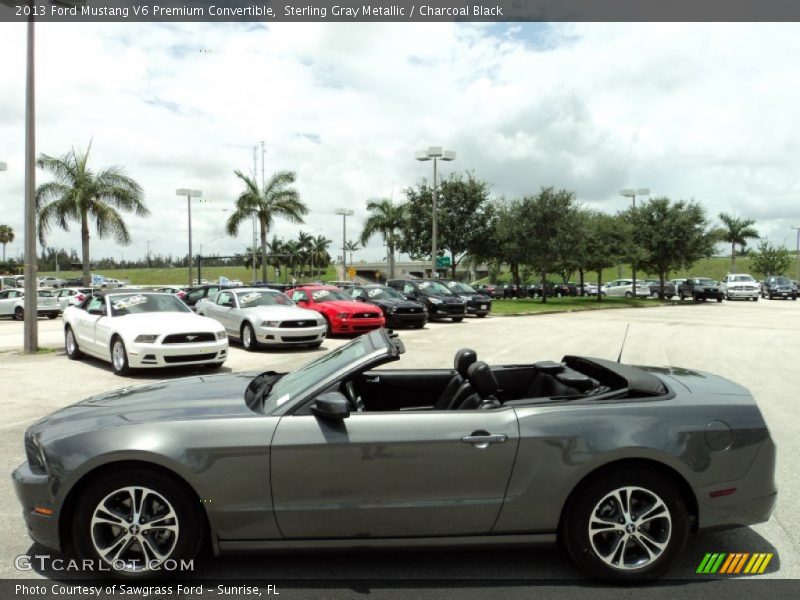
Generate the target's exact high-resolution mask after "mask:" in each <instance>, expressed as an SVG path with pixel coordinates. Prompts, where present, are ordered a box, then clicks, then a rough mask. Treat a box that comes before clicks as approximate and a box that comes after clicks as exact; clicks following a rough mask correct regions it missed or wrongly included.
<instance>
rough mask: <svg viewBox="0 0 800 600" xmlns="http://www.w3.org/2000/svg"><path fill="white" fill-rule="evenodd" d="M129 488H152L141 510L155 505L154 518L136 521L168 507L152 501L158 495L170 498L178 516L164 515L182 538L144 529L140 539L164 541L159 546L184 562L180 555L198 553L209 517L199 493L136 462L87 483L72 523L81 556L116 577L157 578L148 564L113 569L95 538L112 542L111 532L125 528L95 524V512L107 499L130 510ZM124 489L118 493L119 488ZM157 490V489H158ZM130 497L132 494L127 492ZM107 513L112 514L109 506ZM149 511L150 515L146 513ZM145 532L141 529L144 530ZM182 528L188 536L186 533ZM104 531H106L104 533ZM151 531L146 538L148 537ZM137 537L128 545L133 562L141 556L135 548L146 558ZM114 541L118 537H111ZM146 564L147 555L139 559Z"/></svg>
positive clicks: (188, 556)
mask: <svg viewBox="0 0 800 600" xmlns="http://www.w3.org/2000/svg"><path fill="white" fill-rule="evenodd" d="M128 487H134V488H135V487H138V488H146V489H147V490H149V491H150V492H151V494H150V495H148V496H145V497H144V498H143V500H148V501H149V502H144V503H143V504H142V513H143V514H147V512H148V511H149V510H152V512H153V513H155V514H154V515H153V517H154V518H153V519H148V518H147V517H145V519H144V521H141V522H139V523H135V524H136V525H139V526H146V525H147V522H148V521H151V522H154V521H156V520H157V519H158V518H159V516H160V515H163V514H164V512H165V505H164V504H159V503H157V502H153V501H154V500H156V497H159V499H160V500H166V502H167V503H168V505H169V506H170V507H171V508H172V510H173V511H174V513H175V519H174V520H169V521H166V520H165V524H168V523H169V524H172V523H174V524H176V525H177V527H178V535H177V539H175V538H172V537H171V534H170V533H169V532H168V531H167V532H166V533H164V531H165V530H160V531H161V534H162V535H163V536H164V538H162V540H163V541H162V540H159V539H158V532H154V533H153V534H149V535H148V534H144V533H140V534H139V535H140V538H139V539H142V540H143V541H149V542H151V543H155V544H159V545H161V546H160V548H159V549H163V548H166V549H165V550H164V552H165V553H166V558H165V560H175V561H177V562H178V564H180V561H181V560H184V561H189V560H192V559H194V558H195V556H197V554H198V552H199V551H200V548H201V547H202V545H203V543H204V541H205V539H206V536H207V534H206V520H205V517H204V515H203V512H202V508H201V506H200V502H198V501H197V498H194V497H193V496H192V494H191V492H189V491H188V490H186V489H185V487H184V485H182V483H181V482H180V481H179V480H178V479H177V478H176V477H170V476H168V475H166V474H163V473H161V472H160V471H155V470H150V469H147V468H145V467H134V468H126V469H117V470H114V471H110V472H106V473H105V474H104V476H103V477H100V478H97V479H95V480H94V481H92V482H91V483H89V485H88V486H87V487H86V489H84V490H83V492H82V493H81V495H80V497H79V499H78V502H77V505H76V507H75V512H74V513H73V514H74V517H73V520H72V523H71V530H72V540H73V546H74V548H75V551H76V552H77V554H78V556H79V557H80V558H82V559H88V560H92V561H94V562H93V564H102V565H103V566H104V567H105V569H104V570H102V571H101V573H106V574H109V575H111V576H116V577H125V578H128V579H142V578H147V577H152V576H153V573H154V571H153V570H149V569H141V570H138V571H133V570H131V571H126V570H118V569H114V568H113V565H111V564H109V563H108V562H106V561H105V560H104V559H103V558H102V557H101V556H100V553H99V552H98V550H97V549H96V548H95V543H94V542H95V541H97V543H98V544H99V545H100V544H102V545H103V546H105V544H107V543H108V542H107V537H110V536H111V535H114V531H118V532H121V530H122V528H121V527H116V526H114V527H112V526H110V525H105V526H104V525H99V526H96V527H95V529H94V530H93V529H92V525H91V523H92V517H93V515H94V512H95V510H96V508H98V507H99V506H100V505H101V503H103V502H104V501H106V502H108V503H109V504H110V505H114V506H117V507H122V510H121V511H119V512H122V513H123V514H124V511H125V509H126V505H125V504H124V500H123V499H124V498H125V496H126V495H125V493H124V492H122V490H124V489H125V488H128ZM117 491H120V493H119V494H115V492H117ZM153 492H154V494H153ZM128 498H130V496H128ZM104 512H106V514H110V513H108V512H107V511H104ZM147 516H149V515H147ZM120 521H121V522H123V523H127V522H131V523H132V521H127V520H126V519H124V518H122V519H120ZM139 531H140V532H141V529H140V530H139ZM181 533H183V535H181ZM103 534H107V536H104V535H103ZM145 536H146V537H145ZM137 541H138V540H131V543H130V545H129V550H128V553H127V555H126V556H125V558H128V559H129V561H130V563H129V564H131V565H133V564H134V561H135V560H137V559H136V558H135V557H136V556H137V552H136V550H137V549H138V550H139V552H138V555H140V556H142V557H144V556H145V555H144V554H142V551H141V549H142V545H141V544H138V543H137ZM111 543H112V544H113V542H111ZM140 562H141V563H142V565H143V564H144V560H141V559H140ZM156 573H157V574H169V573H170V571H166V570H164V571H160V570H159V571H157V572H156Z"/></svg>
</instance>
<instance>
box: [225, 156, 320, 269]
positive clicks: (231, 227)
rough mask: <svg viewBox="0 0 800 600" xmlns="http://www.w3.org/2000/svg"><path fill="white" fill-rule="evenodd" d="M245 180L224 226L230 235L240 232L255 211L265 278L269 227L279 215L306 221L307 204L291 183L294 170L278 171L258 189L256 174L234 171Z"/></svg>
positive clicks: (233, 235) (288, 218)
mask: <svg viewBox="0 0 800 600" xmlns="http://www.w3.org/2000/svg"><path fill="white" fill-rule="evenodd" d="M234 172H235V173H236V176H237V177H238V178H239V179H241V180H242V182H244V185H245V190H244V191H243V192H242V193H241V194H240V195H239V198H238V199H237V200H236V210H234V212H233V214H232V215H231V216H230V217H229V218H228V222H227V223H226V225H225V229H226V231H227V233H228V235H230V236H232V237H236V236H237V235H239V226H240V225H241V224H242V223H243V222H244V221H245V220H247V219H249V218H250V216H251V215H252V214H253V213H255V215H256V217H257V218H258V222H259V224H260V225H261V269H262V273H261V275H262V278H263V279H264V281H266V280H267V231H269V229H270V227H272V223H273V221H274V220H275V218H276V217H283V218H284V219H286V220H287V221H290V222H292V223H303V216H305V215H307V214H308V207H306V205H305V204H304V203H303V202H302V201H301V200H300V194H298V193H297V190H295V189H294V188H291V187H289V186H290V185H291V184H293V183H294V182H295V174H294V173H293V172H292V171H278V172H277V173H275V174H274V175H272V177H270V179H269V181H267V182H266V184H265V185H264V189H263V190H262V189H259V187H258V184H257V183H256V181H255V179H254V178H253V177H248V176H247V175H245V174H244V173H242V172H241V171H234Z"/></svg>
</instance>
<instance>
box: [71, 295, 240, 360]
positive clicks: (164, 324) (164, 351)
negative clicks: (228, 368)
mask: <svg viewBox="0 0 800 600" xmlns="http://www.w3.org/2000/svg"><path fill="white" fill-rule="evenodd" d="M64 345H65V346H66V350H67V356H68V357H69V358H71V359H72V360H78V359H80V358H81V356H82V355H83V354H88V355H90V356H94V357H97V358H100V359H102V360H106V361H110V362H111V365H112V366H113V368H114V373H116V374H117V375H125V374H127V373H128V371H129V370H130V369H140V368H152V367H176V366H186V365H206V366H208V367H210V368H217V367H221V366H222V363H224V362H225V359H226V358H227V357H228V336H227V335H226V333H225V330H224V329H223V328H222V327H220V325H219V323H217V322H216V321H214V320H212V319H208V318H206V317H201V316H198V315H196V314H194V313H193V312H192V311H191V310H190V309H189V308H188V307H187V306H186V305H185V304H184V303H183V302H181V301H180V300H179V299H178V298H176V297H175V296H173V295H172V294H160V293H154V292H148V291H140V290H108V291H102V292H95V294H94V295H93V296H89V297H88V298H86V300H84V301H83V302H82V303H81V304H79V305H76V306H70V307H68V308H67V309H66V310H65V311H64Z"/></svg>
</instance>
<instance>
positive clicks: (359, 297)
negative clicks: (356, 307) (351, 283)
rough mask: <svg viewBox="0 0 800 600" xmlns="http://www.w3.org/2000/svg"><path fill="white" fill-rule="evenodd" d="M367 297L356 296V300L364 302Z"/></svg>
mask: <svg viewBox="0 0 800 600" xmlns="http://www.w3.org/2000/svg"><path fill="white" fill-rule="evenodd" d="M366 301H367V299H366V298H364V296H356V302H366Z"/></svg>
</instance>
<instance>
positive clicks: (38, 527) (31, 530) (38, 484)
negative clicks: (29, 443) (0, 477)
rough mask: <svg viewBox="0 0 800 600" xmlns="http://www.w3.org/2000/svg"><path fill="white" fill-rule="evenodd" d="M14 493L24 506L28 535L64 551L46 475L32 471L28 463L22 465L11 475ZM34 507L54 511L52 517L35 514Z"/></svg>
mask: <svg viewBox="0 0 800 600" xmlns="http://www.w3.org/2000/svg"><path fill="white" fill-rule="evenodd" d="M11 479H12V480H13V482H14V491H15V492H16V494H17V498H18V499H19V502H20V504H21V505H22V516H23V517H24V518H25V525H26V526H27V528H28V535H29V536H30V537H31V539H32V540H33V541H34V542H37V543H39V544H41V545H42V546H45V547H46V548H50V549H52V550H56V551H58V552H61V551H62V548H61V539H60V536H59V535H58V510H57V507H56V506H55V500H54V498H53V496H52V494H51V493H50V484H49V481H48V479H47V475H46V474H38V473H34V472H33V471H31V468H30V465H28V463H27V462H24V463H22V464H21V465H20V466H19V467H17V468H16V470H15V471H14V472H13V473H12V474H11ZM34 507H40V508H49V509H52V510H53V514H52V515H50V516H47V515H43V514H40V513H37V512H34V510H33V509H34Z"/></svg>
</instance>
